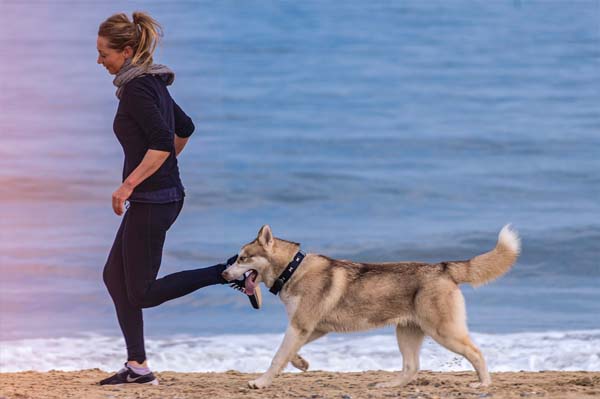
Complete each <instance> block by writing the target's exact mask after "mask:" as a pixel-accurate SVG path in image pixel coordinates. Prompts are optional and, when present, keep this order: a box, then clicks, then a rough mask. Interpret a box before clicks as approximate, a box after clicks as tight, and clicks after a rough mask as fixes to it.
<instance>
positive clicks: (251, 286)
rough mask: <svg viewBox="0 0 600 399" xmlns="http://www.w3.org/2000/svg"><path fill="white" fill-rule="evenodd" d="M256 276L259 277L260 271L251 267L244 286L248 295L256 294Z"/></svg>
mask: <svg viewBox="0 0 600 399" xmlns="http://www.w3.org/2000/svg"><path fill="white" fill-rule="evenodd" d="M256 277H258V272H257V271H256V270H254V269H250V270H248V271H247V272H246V280H244V288H245V289H246V294H247V295H254V290H255V288H256Z"/></svg>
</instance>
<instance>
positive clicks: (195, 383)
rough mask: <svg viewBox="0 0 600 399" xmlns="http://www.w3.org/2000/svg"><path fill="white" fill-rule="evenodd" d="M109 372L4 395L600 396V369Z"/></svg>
mask: <svg viewBox="0 0 600 399" xmlns="http://www.w3.org/2000/svg"><path fill="white" fill-rule="evenodd" d="M108 375H109V374H108V373H105V372H102V371H100V370H98V369H94V370H84V371H77V372H64V371H50V372H47V373H39V372H32V371H30V372H20V373H1V374H0V398H6V399H25V398H36V399H37V398H43V399H45V398H57V399H58V398H60V399H65V398H85V399H100V398H101V399H129V398H131V399H133V398H148V399H159V398H160V399H191V398H210V399H221V398H247V399H253V398H261V399H268V398H310V399H319V398H338V399H349V398H352V399H358V398H410V399H417V398H423V399H425V398H519V399H520V398H561V399H562V398H600V372H581V371H580V372H556V371H551V372H539V373H530V372H519V373H492V379H493V384H492V386H491V387H488V388H482V389H474V388H469V386H468V384H469V383H471V382H475V380H476V376H475V373H474V372H460V373H434V372H427V371H422V372H420V373H419V376H418V377H417V379H416V380H415V381H413V382H412V383H411V384H409V385H408V386H406V387H403V388H386V389H378V388H375V387H373V384H374V383H376V382H380V381H386V380H388V379H389V378H390V377H392V375H393V373H391V372H385V371H368V372H362V373H333V372H325V371H309V372H306V373H284V374H283V375H281V376H280V377H278V378H277V379H276V380H275V382H274V383H273V385H272V386H271V387H269V388H267V389H263V390H260V391H257V390H252V389H249V388H247V385H246V382H247V381H248V380H250V379H253V378H256V377H257V376H258V374H244V373H239V372H236V371H228V372H226V373H174V372H162V373H157V375H158V378H159V379H160V385H159V386H148V385H145V386H129V385H127V386H110V387H106V386H104V387H101V386H99V385H95V382H97V381H98V380H100V379H102V378H105V377H107V376H108Z"/></svg>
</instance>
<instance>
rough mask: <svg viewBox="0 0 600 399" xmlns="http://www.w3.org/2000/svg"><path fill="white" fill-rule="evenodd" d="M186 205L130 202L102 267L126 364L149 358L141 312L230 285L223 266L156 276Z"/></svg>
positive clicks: (180, 202)
mask: <svg viewBox="0 0 600 399" xmlns="http://www.w3.org/2000/svg"><path fill="white" fill-rule="evenodd" d="M182 207H183V200H181V201H178V202H171V203H167V204H146V203H140V202H132V203H131V205H130V207H129V209H128V210H127V212H126V213H125V216H124V217H123V220H122V222H121V226H120V227H119V231H118V232H117V236H116V238H115V241H114V243H113V246H112V248H111V250H110V254H109V255H108V260H107V261H106V266H104V273H103V277H104V283H105V284H106V287H107V288H108V292H109V293H110V296H111V297H112V300H113V302H114V304H115V308H116V310H117V318H118V320H119V325H120V326H121V331H122V332H123V336H124V337H125V343H126V344H127V359H128V360H135V361H137V362H139V363H143V362H144V361H145V360H146V350H145V348H144V321H143V318H142V308H151V307H153V306H157V305H160V304H161V303H163V302H165V301H168V300H170V299H174V298H179V297H180V296H183V295H186V294H189V293H190V292H193V291H196V290H197V289H199V288H202V287H206V286H208V285H213V284H225V283H226V282H227V281H226V280H225V279H223V277H222V276H221V273H222V272H223V270H225V265H222V264H219V265H215V266H212V267H206V268H203V269H195V270H186V271H182V272H178V273H173V274H169V275H168V276H164V277H162V278H159V279H157V278H156V275H157V274H158V269H159V268H160V262H161V259H162V249H163V244H164V242H165V235H166V232H167V230H169V227H171V225H172V224H173V223H174V222H175V220H176V219H177V216H178V215H179V212H180V211H181V208H182Z"/></svg>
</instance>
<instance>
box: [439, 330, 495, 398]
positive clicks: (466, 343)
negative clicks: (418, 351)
mask: <svg viewBox="0 0 600 399" xmlns="http://www.w3.org/2000/svg"><path fill="white" fill-rule="evenodd" d="M452 330H453V329H448V330H440V331H439V333H438V334H437V335H432V338H433V339H434V340H435V341H437V342H438V343H439V344H440V345H442V346H444V347H446V348H447V349H449V350H451V351H452V352H454V353H458V354H459V355H462V356H464V357H466V358H467V360H468V361H469V362H470V363H471V364H472V365H473V368H475V370H476V371H477V375H478V376H479V382H477V383H472V384H469V385H470V386H471V387H472V388H479V387H486V386H488V385H490V384H491V383H492V379H491V378H490V374H489V373H488V370H487V366H486V364H485V359H484V358H483V354H482V353H481V351H480V350H479V348H478V347H477V346H475V344H474V343H473V341H471V338H469V335H468V333H467V332H466V331H465V332H464V333H462V332H461V333H459V334H457V333H456V332H455V331H452Z"/></svg>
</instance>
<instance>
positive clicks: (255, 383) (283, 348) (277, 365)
mask: <svg viewBox="0 0 600 399" xmlns="http://www.w3.org/2000/svg"><path fill="white" fill-rule="evenodd" d="M310 335H311V331H307V330H301V329H299V328H296V327H294V326H293V325H290V326H288V328H287V330H286V331H285V336H284V337H283V342H282V343H281V345H280V346H279V349H278V350H277V353H276V354H275V357H274V358H273V360H272V361H271V366H270V367H269V369H268V370H267V371H266V372H265V373H264V374H263V375H261V376H260V377H258V378H257V379H255V380H252V381H249V382H248V386H250V388H266V387H268V386H269V385H271V382H272V381H273V378H274V377H275V376H276V375H277V374H279V373H280V372H281V370H283V369H284V367H285V366H287V364H288V363H289V361H290V360H291V358H292V356H294V355H296V354H297V353H298V351H299V350H300V348H301V347H302V345H304V343H305V342H306V340H307V339H308V337H309V336H310Z"/></svg>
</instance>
